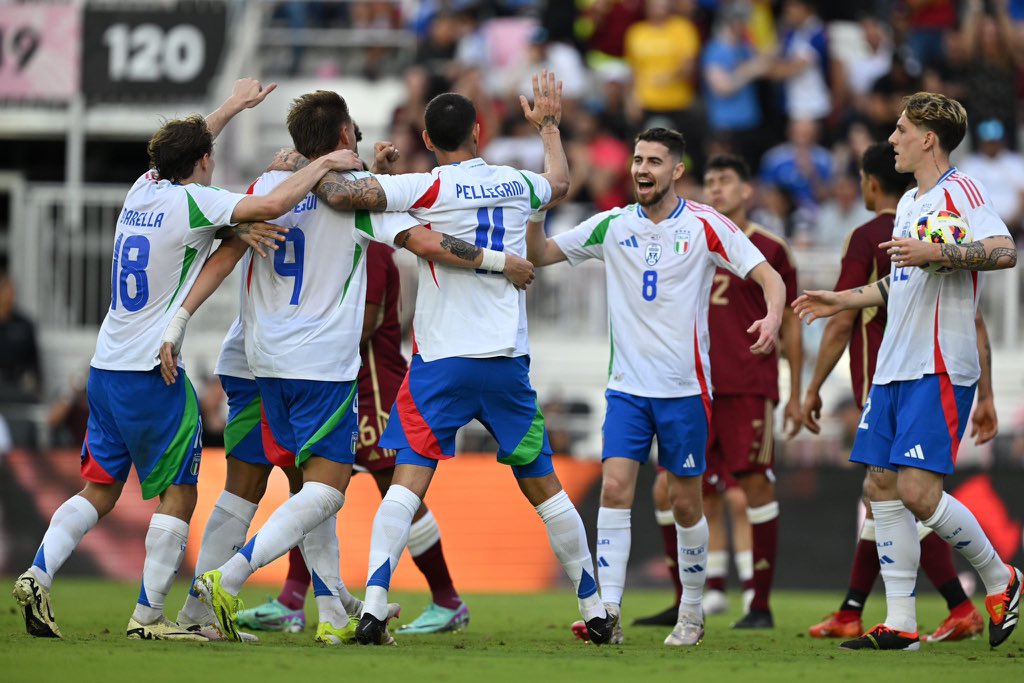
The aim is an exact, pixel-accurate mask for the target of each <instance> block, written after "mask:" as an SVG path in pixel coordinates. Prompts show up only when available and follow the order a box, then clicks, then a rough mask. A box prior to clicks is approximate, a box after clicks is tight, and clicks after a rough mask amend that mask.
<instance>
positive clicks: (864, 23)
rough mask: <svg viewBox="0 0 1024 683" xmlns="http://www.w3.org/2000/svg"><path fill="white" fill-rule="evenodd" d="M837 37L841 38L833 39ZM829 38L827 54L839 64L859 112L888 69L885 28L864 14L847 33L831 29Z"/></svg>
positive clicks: (889, 38)
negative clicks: (832, 56)
mask: <svg viewBox="0 0 1024 683" xmlns="http://www.w3.org/2000/svg"><path fill="white" fill-rule="evenodd" d="M840 35H841V36H842V39H837V36H840ZM830 37H832V38H833V45H832V48H833V49H831V53H832V54H833V55H834V56H835V58H836V60H837V61H839V62H840V63H841V64H842V69H843V75H844V77H845V80H846V88H847V89H848V90H849V91H850V94H851V95H852V96H853V98H854V100H855V104H856V105H857V108H858V109H863V105H862V104H861V101H862V100H863V99H864V98H865V97H866V96H867V95H868V94H869V93H870V92H871V87H872V86H873V85H874V83H875V81H877V80H878V79H879V78H881V77H882V76H884V75H886V74H887V73H889V71H890V69H891V68H892V60H893V56H894V54H895V49H894V47H893V43H892V35H891V33H890V31H889V27H888V26H887V25H886V24H885V22H884V21H882V19H881V18H879V17H877V16H875V15H873V14H864V15H863V16H862V17H861V18H860V21H858V22H857V23H856V24H851V25H850V26H849V28H848V30H846V31H839V30H836V29H834V30H833V31H832V32H831V33H830Z"/></svg>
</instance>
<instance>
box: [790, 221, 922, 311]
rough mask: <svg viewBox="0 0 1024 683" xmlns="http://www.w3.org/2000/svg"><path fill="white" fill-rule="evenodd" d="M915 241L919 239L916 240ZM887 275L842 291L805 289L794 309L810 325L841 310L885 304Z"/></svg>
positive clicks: (795, 302) (886, 300) (886, 299)
mask: <svg viewBox="0 0 1024 683" xmlns="http://www.w3.org/2000/svg"><path fill="white" fill-rule="evenodd" d="M914 241H915V242H916V241H917V240H914ZM890 277H892V276H891V275H886V276H885V277H884V278H882V279H881V280H876V281H875V282H872V283H871V284H870V285H864V286H863V287H855V288H854V289H847V290H844V291H842V292H829V291H827V290H822V289H810V290H805V291H804V293H803V294H801V295H800V296H798V297H797V298H796V301H794V302H793V310H794V311H795V312H796V314H797V315H798V316H800V320H802V321H804V324H806V325H810V324H811V323H812V322H814V321H815V320H817V319H818V318H828V317H830V316H833V315H835V314H836V313H838V312H839V311H846V310H850V309H858V308H869V307H871V306H885V305H886V304H888V303H889V278H890Z"/></svg>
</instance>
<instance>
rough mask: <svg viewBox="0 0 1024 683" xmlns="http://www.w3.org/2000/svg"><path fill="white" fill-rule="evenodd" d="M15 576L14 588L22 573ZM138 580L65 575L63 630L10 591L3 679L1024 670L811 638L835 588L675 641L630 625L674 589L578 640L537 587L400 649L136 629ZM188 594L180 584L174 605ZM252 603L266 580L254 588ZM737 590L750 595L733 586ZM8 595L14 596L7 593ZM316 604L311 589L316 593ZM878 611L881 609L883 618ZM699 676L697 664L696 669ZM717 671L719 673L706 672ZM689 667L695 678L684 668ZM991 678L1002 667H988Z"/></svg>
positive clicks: (1022, 663) (1, 621)
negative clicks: (29, 612) (691, 641)
mask: <svg viewBox="0 0 1024 683" xmlns="http://www.w3.org/2000/svg"><path fill="white" fill-rule="evenodd" d="M10 583H11V580H9V579H5V580H4V583H3V584H2V585H3V586H5V587H6V586H8V585H10ZM137 590H138V589H137V588H136V587H135V586H134V585H129V584H119V583H112V582H109V581H101V580H82V579H71V578H69V579H60V580H58V582H57V585H56V587H55V591H54V610H55V612H56V614H57V617H58V620H59V623H60V626H61V629H62V631H63V632H64V635H65V639H64V641H63V642H59V641H52V640H39V639H33V638H31V637H29V636H27V635H26V634H25V633H24V628H23V626H24V624H23V622H22V619H21V615H20V613H19V612H18V611H17V610H16V609H15V608H14V603H13V601H9V602H8V603H7V604H8V609H4V610H2V612H0V681H5V682H8V683H19V682H21V681H26V682H28V681H31V682H33V683H45V682H47V681H60V682H61V683H85V682H88V681H102V682H104V683H109V682H112V681H140V682H144V683H157V682H161V681H169V682H174V683H182V682H188V683H192V682H193V681H218V682H220V683H223V682H224V681H253V682H255V681H260V682H262V681H274V680H289V681H311V682H314V683H320V682H321V681H323V682H325V683H326V682H329V683H335V682H337V683H354V682H356V681H362V680H367V681H373V682H374V683H377V682H380V683H383V682H384V681H401V682H404V683H421V682H426V681H451V682H456V683H458V682H461V681H467V682H469V681H472V682H474V683H476V682H483V683H498V682H501V681H516V682H517V683H523V682H524V681H526V682H528V683H534V682H539V681H553V680H557V681H591V682H594V683H597V682H601V681H612V682H614V683H619V682H622V683H631V682H632V681H660V680H665V681H668V680H672V681H685V683H703V681H705V680H707V681H713V682H714V683H718V682H719V681H732V680H743V681H745V682H746V683H766V682H769V681H786V682H787V683H796V682H798V681H812V682H813V681H821V682H822V683H832V682H833V681H871V682H872V683H875V682H877V681H899V682H900V683H914V682H916V681H927V682H928V683H939V682H941V681H952V680H968V679H971V680H1005V681H1020V680H1024V633H1022V634H1019V635H1017V636H1016V637H1015V638H1013V639H1012V640H1010V641H1009V642H1008V643H1006V644H1004V645H1003V647H1002V648H1000V649H999V650H995V651H992V650H990V649H989V647H988V642H987V640H986V639H984V638H982V639H977V640H973V641H968V642H962V643H944V644H938V645H927V644H923V645H922V648H921V651H920V652H916V653H913V652H886V653H877V652H862V653H852V652H841V651H839V650H837V649H836V641H821V640H814V639H812V638H808V637H806V635H805V634H806V628H807V626H808V625H809V624H811V623H814V622H816V621H817V620H818V618H819V617H821V615H822V614H824V613H826V612H828V611H830V610H832V609H834V608H835V605H836V603H837V601H838V599H839V597H841V596H840V595H839V594H838V593H836V594H820V593H793V592H789V593H780V594H778V595H777V596H775V598H774V603H773V607H774V611H775V620H776V627H775V629H774V630H773V631H770V632H737V631H733V630H731V629H730V628H729V623H730V622H731V621H733V620H735V618H736V617H737V616H738V615H737V614H735V613H734V614H731V615H725V616H717V617H709V619H708V623H707V636H706V638H705V640H704V642H703V643H701V645H699V646H698V647H696V648H693V649H686V650H680V649H674V648H673V649H669V648H666V647H664V646H663V645H662V640H663V639H664V637H665V635H666V633H667V631H668V629H665V628H639V627H637V628H631V627H629V626H628V623H629V621H630V620H631V619H632V618H634V617H636V616H639V615H645V614H648V613H651V612H655V611H660V610H661V609H662V608H664V607H665V606H666V603H667V598H668V597H669V596H668V593H667V592H648V591H630V592H629V593H628V594H627V597H628V603H627V610H626V623H627V626H626V644H625V645H622V646H617V647H601V648H597V647H594V646H592V645H583V644H581V643H578V642H575V641H573V639H572V636H571V634H570V633H569V629H568V625H569V624H570V623H571V622H572V621H573V620H574V619H576V618H577V617H578V615H577V614H576V612H575V600H574V599H573V598H572V596H571V594H570V592H569V591H568V590H566V591H562V592H554V593H543V594H538V595H514V596H512V595H472V596H467V597H466V599H467V602H468V603H469V606H470V611H471V616H472V623H471V624H470V627H469V629H468V630H467V631H464V632H463V633H458V634H442V635H436V636H404V637H402V636H399V647H397V648H361V647H357V646H341V647H335V648H326V647H320V646H317V645H315V644H314V643H313V630H312V629H311V628H309V629H307V630H306V631H305V633H303V634H300V635H284V634H265V635H264V636H263V641H262V642H261V643H259V644H255V645H240V644H235V643H202V644H193V643H158V642H138V641H129V640H127V639H126V638H125V637H124V627H125V624H126V623H127V621H128V617H129V616H130V611H131V609H132V605H133V603H134V600H135V597H136V594H137ZM183 594H184V584H181V585H179V586H176V587H175V590H174V592H173V593H172V599H171V600H170V601H169V604H170V605H171V606H172V607H173V609H170V608H169V609H168V612H169V613H170V615H171V616H172V617H173V615H174V614H175V613H176V610H177V608H178V606H179V604H178V601H179V600H180V599H181V597H182V596H183ZM242 597H243V598H244V599H246V600H247V602H248V603H249V604H256V603H258V602H260V601H262V599H263V597H264V594H263V593H261V592H260V591H259V590H258V589H257V590H248V591H244V592H243V596H242ZM395 597H397V598H398V600H399V601H400V602H402V604H403V607H404V609H403V616H404V617H405V619H404V620H405V621H408V620H411V619H413V618H415V616H416V615H417V614H418V613H419V610H420V609H422V608H423V607H424V606H425V605H426V600H427V597H426V596H425V595H415V594H406V595H397V596H395ZM732 597H733V599H734V601H736V598H738V595H736V594H734V595H733V596H732ZM8 600H9V598H8ZM309 602H310V603H312V600H310V601H309ZM882 607H883V605H882V600H881V594H880V593H879V594H876V595H875V596H874V597H872V599H871V602H870V603H869V607H868V611H867V615H866V617H867V619H868V620H869V622H868V625H872V624H874V623H875V621H877V620H879V619H880V618H881V616H882V614H881V612H882ZM918 612H919V617H920V619H921V624H922V627H932V628H934V626H935V625H937V624H938V622H939V621H940V620H941V619H942V618H943V617H944V616H945V607H944V605H943V604H942V601H941V600H940V599H939V598H937V597H933V596H928V597H925V598H922V599H921V601H920V604H919V608H918ZM872 620H875V621H872ZM692 676H698V678H693V677H692ZM705 676H707V678H704V677H705ZM683 677H686V678H685V679H684V678H683ZM988 677H991V678H988Z"/></svg>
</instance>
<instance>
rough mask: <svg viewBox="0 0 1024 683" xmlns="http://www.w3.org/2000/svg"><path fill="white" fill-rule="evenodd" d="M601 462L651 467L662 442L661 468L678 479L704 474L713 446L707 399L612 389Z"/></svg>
mask: <svg viewBox="0 0 1024 683" xmlns="http://www.w3.org/2000/svg"><path fill="white" fill-rule="evenodd" d="M604 396H605V399H606V400H607V401H608V408H607V410H605V414H604V426H603V427H602V428H601V430H602V433H603V435H604V448H603V449H602V452H601V460H602V461H604V460H607V459H608V458H629V459H630V460H637V461H639V462H641V463H644V462H647V458H648V456H649V455H650V453H651V441H652V440H653V439H654V437H658V464H659V465H661V466H662V467H664V468H665V469H666V470H668V471H669V472H671V473H672V474H675V475H676V476H679V477H699V476H700V475H702V474H704V469H705V459H704V452H705V451H706V450H707V445H708V408H709V406H710V404H707V405H705V401H704V397H703V396H684V397H682V398H650V397H647V396H636V395H634V394H627V393H625V392H623V391H615V390H614V389H608V390H607V391H605V392H604Z"/></svg>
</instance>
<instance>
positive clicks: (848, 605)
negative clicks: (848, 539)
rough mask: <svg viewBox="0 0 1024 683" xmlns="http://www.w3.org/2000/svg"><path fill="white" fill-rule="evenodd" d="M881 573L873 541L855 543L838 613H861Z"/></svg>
mask: <svg viewBox="0 0 1024 683" xmlns="http://www.w3.org/2000/svg"><path fill="white" fill-rule="evenodd" d="M881 571H882V568H881V565H880V564H878V549H877V548H875V541H874V539H871V540H864V539H863V538H862V539H860V540H859V541H858V542H857V549H856V550H854V552H853V566H852V567H851V568H850V585H849V589H848V590H847V593H846V597H845V598H844V599H843V604H842V605H840V606H839V609H840V611H845V612H863V611H864V603H865V602H866V601H867V599H868V596H869V595H870V594H871V589H872V588H873V587H874V585H875V579H877V578H878V574H879V573H880V572H881Z"/></svg>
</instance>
